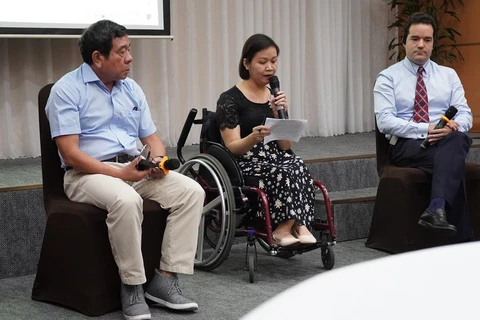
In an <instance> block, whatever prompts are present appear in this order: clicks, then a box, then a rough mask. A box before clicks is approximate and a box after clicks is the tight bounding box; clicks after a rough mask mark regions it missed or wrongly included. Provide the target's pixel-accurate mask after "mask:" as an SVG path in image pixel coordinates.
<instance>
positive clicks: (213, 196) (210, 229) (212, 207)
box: [178, 154, 235, 270]
mask: <svg viewBox="0 0 480 320" xmlns="http://www.w3.org/2000/svg"><path fill="white" fill-rule="evenodd" d="M178 171H179V173H181V174H184V175H187V176H190V177H192V178H193V179H194V180H196V181H197V182H198V183H199V184H200V185H201V186H202V187H203V188H204V190H205V194H206V196H205V203H204V207H203V216H202V219H201V221H200V226H199V232H198V243H197V252H196V255H195V267H196V268H198V269H201V270H213V269H215V268H217V267H218V266H220V265H221V264H222V263H223V261H225V260H226V259H227V257H228V255H229V253H230V249H231V247H232V243H233V238H234V236H235V195H234V192H233V188H232V184H231V183H230V178H229V176H228V174H227V172H226V171H225V169H224V168H223V166H222V165H221V163H220V162H219V161H218V160H217V159H215V158H214V157H212V156H211V155H208V154H199V155H196V156H194V157H192V158H191V159H189V160H188V161H186V162H185V163H184V164H183V165H182V167H180V169H179V170H178Z"/></svg>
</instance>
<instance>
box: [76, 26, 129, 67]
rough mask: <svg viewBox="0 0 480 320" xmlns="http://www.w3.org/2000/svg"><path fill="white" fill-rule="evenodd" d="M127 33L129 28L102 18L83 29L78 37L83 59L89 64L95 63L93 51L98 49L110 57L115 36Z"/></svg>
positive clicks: (118, 36)
mask: <svg viewBox="0 0 480 320" xmlns="http://www.w3.org/2000/svg"><path fill="white" fill-rule="evenodd" d="M125 35H127V29H126V28H125V27H124V26H122V25H119V24H118V23H115V22H113V21H110V20H100V21H97V22H95V23H94V24H92V25H91V26H90V27H88V28H87V29H85V31H83V33H82V36H81V37H80V39H78V46H79V47H80V54H81V55H82V58H83V61H84V62H85V63H87V64H88V65H91V64H92V63H93V60H92V53H93V52H94V51H95V50H98V51H99V52H100V53H101V54H102V55H103V56H105V57H107V58H108V55H109V54H110V50H112V45H113V44H112V41H113V39H115V38H121V37H123V36H125Z"/></svg>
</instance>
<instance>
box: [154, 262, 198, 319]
mask: <svg viewBox="0 0 480 320" xmlns="http://www.w3.org/2000/svg"><path fill="white" fill-rule="evenodd" d="M145 297H146V298H147V299H149V300H151V301H153V302H155V303H156V304H157V305H159V306H161V307H167V308H170V309H174V310H183V311H193V310H197V309H198V304H197V303H196V302H193V301H192V300H190V299H187V298H185V297H184V296H183V294H182V290H180V287H179V286H178V277H177V275H174V276H172V277H166V276H164V275H163V274H161V273H160V272H159V271H158V270H157V269H155V275H154V276H153V279H152V282H150V284H149V285H148V289H147V292H146V293H145Z"/></svg>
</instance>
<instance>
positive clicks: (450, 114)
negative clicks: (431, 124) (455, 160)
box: [420, 106, 458, 149]
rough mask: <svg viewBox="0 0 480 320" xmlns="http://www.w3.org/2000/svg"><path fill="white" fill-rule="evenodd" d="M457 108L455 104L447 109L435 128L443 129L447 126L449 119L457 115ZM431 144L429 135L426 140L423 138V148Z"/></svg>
mask: <svg viewBox="0 0 480 320" xmlns="http://www.w3.org/2000/svg"><path fill="white" fill-rule="evenodd" d="M457 111H458V110H457V108H455V107H454V106H450V108H448V109H447V111H446V112H445V114H444V115H443V114H442V115H441V116H440V121H438V123H437V125H436V126H435V128H434V129H441V128H443V127H445V125H446V124H447V123H448V121H449V120H450V119H452V118H453V117H455V115H456V114H457ZM429 145H430V142H428V137H426V138H425V140H423V142H422V144H421V145H420V146H421V147H422V148H423V149H427V147H428V146H429Z"/></svg>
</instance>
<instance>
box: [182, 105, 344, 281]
mask: <svg viewBox="0 0 480 320" xmlns="http://www.w3.org/2000/svg"><path fill="white" fill-rule="evenodd" d="M196 116H197V109H191V110H190V112H189V114H188V116H187V119H186V121H185V124H184V126H183V129H182V132H181V134H180V137H179V140H178V143H177V157H178V159H179V160H180V162H181V163H182V165H181V167H180V168H179V169H178V172H179V173H181V174H184V175H187V176H190V177H191V178H192V179H194V180H196V181H197V182H198V183H199V184H200V185H201V186H202V188H203V189H204V190H205V194H206V196H205V203H204V207H203V215H202V219H201V222H200V227H199V234H198V244H197V251H196V256H195V268H197V269H200V270H213V269H215V268H217V267H219V266H220V265H221V264H222V263H223V262H224V261H225V260H226V259H227V257H228V255H229V253H230V249H231V247H232V244H233V242H234V239H235V237H241V236H243V237H247V245H246V253H245V270H247V271H248V272H249V281H250V282H251V283H253V282H255V270H256V269H257V259H258V255H257V246H256V243H257V242H258V244H259V245H260V247H261V248H262V249H264V250H265V251H266V252H267V253H269V254H270V255H272V256H276V257H281V258H290V257H292V256H294V255H296V254H302V253H304V252H308V251H311V250H314V249H318V248H320V249H321V259H322V263H323V266H324V268H325V269H326V270H330V269H332V268H333V266H334V264H335V255H334V251H333V249H332V246H333V245H335V243H336V240H335V228H334V224H333V214H332V210H331V203H330V199H329V197H328V191H327V189H326V188H325V186H324V185H323V184H322V183H321V182H319V181H314V187H315V190H316V191H315V195H317V194H319V193H320V192H321V193H322V195H323V199H324V203H325V214H326V219H323V220H322V219H320V218H317V217H316V218H315V221H314V222H313V223H312V229H313V230H312V231H313V232H312V233H314V235H315V236H316V238H317V242H316V243H315V244H308V245H305V244H298V245H292V246H288V247H281V246H278V245H277V244H276V243H275V241H274V240H273V235H272V231H273V230H272V227H273V226H272V221H271V219H270V209H269V203H268V198H267V195H266V194H265V192H264V191H263V190H262V189H261V188H259V187H257V186H258V178H257V177H250V176H243V174H242V172H241V170H240V167H239V165H238V163H237V160H236V158H235V156H234V155H233V154H232V153H231V152H230V151H229V150H228V149H227V148H226V147H225V146H223V145H222V143H221V142H222V139H221V135H220V130H219V128H218V126H217V125H216V121H215V112H213V111H208V110H207V109H206V108H204V109H203V110H202V118H201V119H196ZM193 124H196V125H201V126H202V127H201V133H200V153H199V154H198V155H195V156H193V157H191V158H190V159H188V160H185V159H184V157H183V154H182V148H183V147H184V145H185V141H186V139H187V137H188V134H189V132H190V130H191V128H192V126H193ZM255 181H257V182H255ZM259 202H260V203H261V206H262V208H263V213H264V218H261V217H257V215H256V213H257V208H258V203H259ZM237 220H238V221H237ZM317 232H318V235H317V234H316V233H317Z"/></svg>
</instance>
